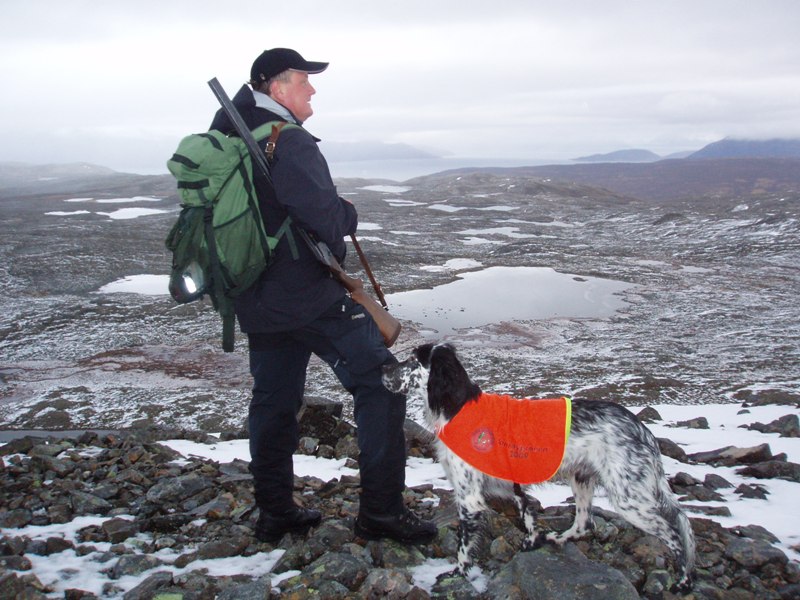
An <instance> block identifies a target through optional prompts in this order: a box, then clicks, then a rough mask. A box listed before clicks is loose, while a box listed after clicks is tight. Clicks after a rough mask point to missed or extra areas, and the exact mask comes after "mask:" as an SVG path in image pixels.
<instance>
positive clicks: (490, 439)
mask: <svg viewBox="0 0 800 600" xmlns="http://www.w3.org/2000/svg"><path fill="white" fill-rule="evenodd" d="M472 447H473V448H475V450H476V451H477V452H481V453H486V452H491V451H492V450H493V449H494V435H492V430H491V429H489V428H488V427H481V428H479V429H476V430H475V431H474V432H473V433H472Z"/></svg>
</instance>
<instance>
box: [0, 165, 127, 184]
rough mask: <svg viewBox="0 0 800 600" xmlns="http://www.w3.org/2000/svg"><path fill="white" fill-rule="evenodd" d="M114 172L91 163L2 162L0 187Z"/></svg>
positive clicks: (100, 175)
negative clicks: (41, 163) (43, 163)
mask: <svg viewBox="0 0 800 600" xmlns="http://www.w3.org/2000/svg"><path fill="white" fill-rule="evenodd" d="M114 173H115V171H114V170H112V169H109V168H107V167H101V166H99V165H93V164H89V163H62V164H51V165H35V164H31V163H25V162H0V185H2V186H9V185H16V184H20V183H31V182H35V181H49V180H53V179H62V180H63V179H76V178H85V177H103V176H107V175H113V174H114Z"/></svg>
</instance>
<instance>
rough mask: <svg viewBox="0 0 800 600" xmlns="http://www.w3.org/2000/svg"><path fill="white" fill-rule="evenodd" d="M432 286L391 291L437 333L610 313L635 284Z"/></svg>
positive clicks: (513, 276) (124, 288)
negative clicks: (512, 322)
mask: <svg viewBox="0 0 800 600" xmlns="http://www.w3.org/2000/svg"><path fill="white" fill-rule="evenodd" d="M458 277H459V279H458V280H457V281H454V282H452V283H448V284H445V285H440V286H437V287H435V288H433V289H424V290H412V291H409V292H398V293H396V294H389V295H388V296H387V297H386V301H387V303H388V305H389V310H390V311H391V312H392V314H393V315H394V316H396V317H398V318H400V319H406V320H408V321H413V322H414V323H418V324H420V325H421V326H422V327H423V328H424V329H425V330H428V331H429V332H430V333H432V334H433V333H436V334H438V335H448V334H452V333H454V332H455V331H457V330H459V329H466V328H476V327H477V328H480V327H483V326H485V325H490V324H493V323H502V322H504V321H530V320H537V319H553V318H604V317H610V316H611V315H613V314H614V313H615V312H616V311H618V310H619V309H621V308H623V307H624V306H625V300H624V299H623V298H622V296H621V295H620V294H621V293H622V292H624V291H626V290H628V289H630V288H632V287H633V284H630V283H625V282H622V281H614V280H611V279H601V278H599V277H583V276H580V277H579V276H576V275H571V274H568V273H559V272H558V271H555V270H553V269H550V268H547V267H490V268H488V269H482V270H480V271H471V272H466V273H462V274H460V275H459V276H458ZM168 281H169V278H168V277H167V276H166V275H134V276H131V277H125V278H124V279H119V280H117V281H114V282H112V283H109V284H108V285H105V286H103V287H102V288H100V289H99V290H98V292H99V293H106V294H111V293H129V294H145V295H159V296H160V295H167V294H168V293H169V292H168V291H167V284H168Z"/></svg>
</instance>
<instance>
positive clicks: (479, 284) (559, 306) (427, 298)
mask: <svg viewBox="0 0 800 600" xmlns="http://www.w3.org/2000/svg"><path fill="white" fill-rule="evenodd" d="M459 277H460V279H459V280H458V281H454V282H452V283H448V284H446V285H441V286H437V287H435V288H433V289H427V290H413V291H410V292H399V293H397V294H391V295H389V296H388V297H387V303H388V304H389V309H390V310H391V312H392V314H393V315H395V316H396V317H398V318H401V319H407V320H409V321H414V322H416V323H419V324H420V325H422V327H424V328H425V329H428V330H431V331H432V332H436V333H438V334H440V335H447V334H451V333H454V332H455V331H456V330H458V329H464V328H473V327H481V326H484V325H489V324H492V323H501V322H504V321H527V320H536V319H552V318H603V317H610V316H611V315H613V314H614V313H615V312H616V311H617V310H619V309H620V308H622V307H623V306H625V301H624V300H623V299H622V297H621V296H620V293H621V292H624V291H625V290H627V289H630V288H632V287H634V286H633V284H630V283H625V282H622V281H613V280H610V279H600V278H597V277H582V276H581V277H579V276H576V275H570V274H567V273H559V272H557V271H554V270H553V269H550V268H546V267H490V268H488V269H484V270H482V271H473V272H470V273H463V274H461V275H459Z"/></svg>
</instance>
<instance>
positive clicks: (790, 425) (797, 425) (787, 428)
mask: <svg viewBox="0 0 800 600" xmlns="http://www.w3.org/2000/svg"><path fill="white" fill-rule="evenodd" d="M743 427H746V429H750V430H752V431H759V432H761V433H777V434H779V435H780V436H781V437H800V419H798V417H797V415H784V416H782V417H780V418H779V419H775V420H774V421H772V422H771V423H767V424H766V425H765V424H763V423H753V424H752V425H747V426H743Z"/></svg>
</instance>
